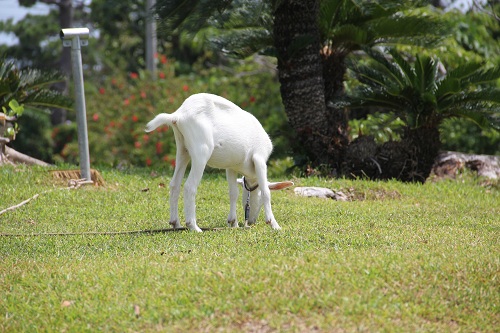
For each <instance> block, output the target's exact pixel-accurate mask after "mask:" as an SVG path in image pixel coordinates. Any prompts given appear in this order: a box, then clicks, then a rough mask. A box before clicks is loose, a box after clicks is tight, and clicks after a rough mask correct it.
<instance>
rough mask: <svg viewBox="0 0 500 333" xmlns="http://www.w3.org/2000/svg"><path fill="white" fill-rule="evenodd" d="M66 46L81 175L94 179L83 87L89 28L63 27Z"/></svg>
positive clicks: (62, 33)
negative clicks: (74, 103) (69, 51)
mask: <svg viewBox="0 0 500 333" xmlns="http://www.w3.org/2000/svg"><path fill="white" fill-rule="evenodd" d="M59 36H60V37H61V39H62V42H63V46H64V47H71V64H72V67H73V82H74V84H75V102H76V124H77V127H78V150H79V153H80V177H81V178H84V179H85V180H88V181H90V180H92V179H91V175H90V156H89V139H88V134H87V115H86V113H87V112H86V109H85V92H84V88H83V68H82V54H81V52H80V49H81V46H86V45H88V43H89V41H88V38H89V29H88V28H68V29H62V30H61V32H60V33H59Z"/></svg>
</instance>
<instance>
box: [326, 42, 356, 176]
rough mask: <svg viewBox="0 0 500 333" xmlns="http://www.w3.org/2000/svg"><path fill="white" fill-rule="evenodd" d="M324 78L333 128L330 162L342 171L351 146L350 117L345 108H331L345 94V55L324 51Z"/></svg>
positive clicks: (330, 124) (330, 121) (330, 122)
mask: <svg viewBox="0 0 500 333" xmlns="http://www.w3.org/2000/svg"><path fill="white" fill-rule="evenodd" d="M322 51H323V52H322V54H321V55H322V60H323V78H324V80H325V101H326V108H327V114H328V124H329V126H330V127H331V129H330V130H331V135H332V141H331V143H330V160H331V161H333V167H334V168H335V169H337V170H340V169H341V165H342V163H343V162H344V159H345V154H346V150H347V146H348V145H349V132H348V125H349V116H348V111H347V109H345V108H342V109H339V108H335V107H333V106H331V103H330V102H333V101H335V100H336V99H337V98H338V97H340V96H342V95H343V94H344V75H345V74H346V71H347V67H346V65H345V61H344V60H345V57H346V55H345V54H338V53H330V52H329V50H328V49H326V50H325V49H323V50H322Z"/></svg>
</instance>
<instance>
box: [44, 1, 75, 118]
mask: <svg viewBox="0 0 500 333" xmlns="http://www.w3.org/2000/svg"><path fill="white" fill-rule="evenodd" d="M57 5H58V6H59V26H60V28H61V29H64V28H72V27H73V1H72V0H60V1H59V2H58V3H57ZM59 70H60V71H61V72H63V73H64V74H65V75H66V78H67V79H66V80H65V81H63V82H59V83H56V84H55V85H54V88H55V89H56V90H58V91H60V92H63V93H67V92H68V81H69V77H70V76H71V48H70V47H63V48H62V53H61V58H60V59H59ZM66 115H67V111H66V110H64V109H53V110H52V113H51V117H50V118H51V122H52V125H59V124H62V123H64V122H65V121H66Z"/></svg>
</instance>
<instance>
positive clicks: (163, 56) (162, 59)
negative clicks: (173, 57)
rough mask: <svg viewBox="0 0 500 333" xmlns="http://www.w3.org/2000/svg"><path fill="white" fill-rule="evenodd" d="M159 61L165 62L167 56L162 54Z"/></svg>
mask: <svg viewBox="0 0 500 333" xmlns="http://www.w3.org/2000/svg"><path fill="white" fill-rule="evenodd" d="M160 62H161V63H162V64H166V63H167V56H166V55H162V56H161V58H160Z"/></svg>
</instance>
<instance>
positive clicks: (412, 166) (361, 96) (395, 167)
mask: <svg viewBox="0 0 500 333" xmlns="http://www.w3.org/2000/svg"><path fill="white" fill-rule="evenodd" d="M365 51H366V53H367V54H368V55H369V56H370V58H371V59H372V60H373V61H372V62H370V63H369V64H366V65H357V64H355V63H351V69H352V70H353V72H354V73H355V76H356V78H357V79H358V80H359V82H360V83H361V85H360V86H358V87H357V88H355V89H354V90H353V91H352V93H351V94H350V96H348V97H345V98H344V99H342V100H338V101H337V102H336V103H335V104H336V106H337V107H349V108H366V107H376V108H378V109H379V110H383V111H385V112H390V113H393V114H394V115H395V116H398V117H399V118H401V119H402V120H403V121H404V123H405V127H404V133H403V137H402V140H401V142H389V143H387V144H385V145H384V146H382V147H379V149H378V150H377V151H376V152H375V153H374V154H373V156H366V158H365V162H366V163H364V165H361V166H360V165H358V169H357V170H348V171H347V172H348V173H354V174H358V175H359V174H363V173H364V174H367V175H371V176H372V177H373V178H399V179H402V180H406V181H421V182H424V181H425V180H426V178H427V177H428V176H429V173H430V171H431V169H432V165H433V163H434V160H435V158H436V157H437V155H438V152H439V148H440V139H439V126H440V125H441V124H442V122H443V121H444V120H445V119H449V118H465V119H468V120H470V121H472V122H474V123H476V124H477V125H479V126H481V127H490V126H496V127H500V89H498V88H497V86H495V85H491V84H488V83H492V82H494V81H495V80H497V79H499V78H500V67H498V66H497V67H494V66H489V67H488V66H486V65H485V64H482V63H468V64H466V65H462V66H460V67H457V68H456V69H454V70H451V71H449V72H448V73H446V74H443V75H441V76H440V75H439V73H438V68H439V67H440V66H441V64H440V62H439V60H437V59H435V58H431V57H427V56H416V57H415V61H414V62H413V63H411V62H410V61H409V60H407V59H405V58H404V57H403V56H402V55H401V54H399V53H398V52H397V51H395V50H394V49H391V50H389V51H388V52H387V53H383V52H381V51H376V50H373V49H365ZM365 142H367V141H365ZM368 142H369V141H368ZM368 144H370V143H368ZM371 144H372V145H373V143H371ZM353 147H355V146H353ZM356 149H357V150H358V149H359V147H356ZM356 154H357V155H358V158H357V159H358V161H359V155H360V154H359V151H356ZM353 164H356V163H350V164H349V163H347V167H348V168H349V165H353ZM374 166H376V168H374ZM362 169H366V170H371V171H368V172H367V171H362ZM377 169H378V170H377ZM373 170H375V171H378V172H375V173H373Z"/></svg>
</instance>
